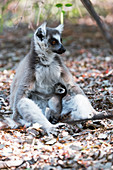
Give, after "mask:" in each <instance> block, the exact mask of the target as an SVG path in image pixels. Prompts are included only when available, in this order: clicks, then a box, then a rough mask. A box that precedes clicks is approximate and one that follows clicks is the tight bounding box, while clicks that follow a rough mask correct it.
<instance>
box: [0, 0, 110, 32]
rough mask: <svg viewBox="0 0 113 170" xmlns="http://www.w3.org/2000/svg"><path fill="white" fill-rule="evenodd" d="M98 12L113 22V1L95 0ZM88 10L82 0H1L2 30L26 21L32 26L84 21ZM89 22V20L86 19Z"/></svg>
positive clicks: (0, 26)
mask: <svg viewBox="0 0 113 170" xmlns="http://www.w3.org/2000/svg"><path fill="white" fill-rule="evenodd" d="M92 3H93V5H94V7H95V9H96V11H97V13H98V14H99V15H100V16H102V17H104V19H105V20H106V21H107V22H113V15H112V14H113V12H112V11H113V1H112V0H93V1H92ZM87 15H89V14H88V12H87V11H86V9H85V7H84V6H83V5H82V3H81V1H80V0H56V1H55V0H0V32H3V29H4V27H14V26H18V25H19V24H21V23H26V24H28V26H29V27H30V28H32V29H33V26H38V25H39V23H41V22H43V21H47V22H48V23H49V24H51V23H52V22H57V23H63V22H67V21H70V22H71V23H74V24H75V23H77V22H81V23H82V18H83V17H87ZM86 22H87V21H86Z"/></svg>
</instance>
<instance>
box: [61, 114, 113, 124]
mask: <svg viewBox="0 0 113 170" xmlns="http://www.w3.org/2000/svg"><path fill="white" fill-rule="evenodd" d="M69 115H70V113H69V114H67V117H66V118H65V116H61V118H60V120H62V121H63V122H64V123H68V124H71V125H75V124H77V123H82V122H87V121H89V120H103V119H112V118H113V114H106V113H99V114H97V115H95V116H93V117H92V118H88V119H81V120H71V121H69V120H68V117H69Z"/></svg>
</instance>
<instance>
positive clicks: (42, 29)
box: [36, 22, 46, 41]
mask: <svg viewBox="0 0 113 170" xmlns="http://www.w3.org/2000/svg"><path fill="white" fill-rule="evenodd" d="M45 35H46V22H44V23H43V24H42V25H41V26H39V27H38V29H37V30H36V36H38V38H40V40H41V41H42V40H43V39H44V37H45Z"/></svg>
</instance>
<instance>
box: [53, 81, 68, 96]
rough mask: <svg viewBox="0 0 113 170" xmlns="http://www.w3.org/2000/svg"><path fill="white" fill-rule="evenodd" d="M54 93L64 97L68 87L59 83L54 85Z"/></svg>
mask: <svg viewBox="0 0 113 170" xmlns="http://www.w3.org/2000/svg"><path fill="white" fill-rule="evenodd" d="M54 93H55V94H56V95H59V96H62V97H64V96H65V95H66V94H67V89H66V87H65V86H64V85H63V84H61V83H57V84H55V86H54Z"/></svg>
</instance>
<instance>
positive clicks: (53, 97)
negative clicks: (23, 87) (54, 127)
mask: <svg viewBox="0 0 113 170" xmlns="http://www.w3.org/2000/svg"><path fill="white" fill-rule="evenodd" d="M66 94H67V89H66V88H65V86H64V85H62V84H61V83H57V84H55V85H54V90H53V93H52V94H48V95H44V96H43V94H40V93H39V92H38V93H37V91H32V90H30V91H27V92H26V97H28V98H29V99H31V100H35V101H36V100H37V99H38V100H40V101H41V103H43V102H44V100H45V99H47V100H48V105H47V108H46V111H45V116H46V118H47V119H48V120H49V122H51V123H52V124H56V123H58V122H59V119H60V117H61V111H62V99H63V97H64V96H66ZM42 109H43V106H42Z"/></svg>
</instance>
